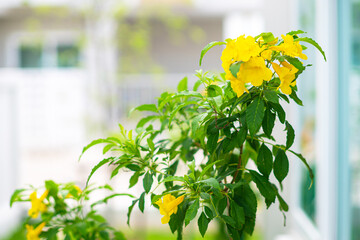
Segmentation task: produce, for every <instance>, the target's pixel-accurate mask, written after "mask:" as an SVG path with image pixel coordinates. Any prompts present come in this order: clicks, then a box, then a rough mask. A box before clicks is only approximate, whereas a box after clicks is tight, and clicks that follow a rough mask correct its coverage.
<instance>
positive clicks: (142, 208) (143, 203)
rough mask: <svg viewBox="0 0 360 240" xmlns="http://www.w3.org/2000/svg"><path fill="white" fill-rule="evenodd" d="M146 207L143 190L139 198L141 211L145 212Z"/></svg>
mask: <svg viewBox="0 0 360 240" xmlns="http://www.w3.org/2000/svg"><path fill="white" fill-rule="evenodd" d="M144 208H145V192H143V193H142V194H141V196H140V198H139V209H140V211H141V212H144Z"/></svg>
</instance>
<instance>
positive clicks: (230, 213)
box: [10, 30, 325, 240]
mask: <svg viewBox="0 0 360 240" xmlns="http://www.w3.org/2000/svg"><path fill="white" fill-rule="evenodd" d="M303 33H304V32H303V31H300V30H299V31H293V32H290V33H289V35H292V36H291V37H290V38H291V39H290V40H291V41H293V40H292V39H294V41H295V43H296V44H295V45H294V43H286V44H288V45H289V44H290V45H289V46H288V48H292V49H293V51H299V49H300V50H301V49H302V47H301V46H300V45H299V44H298V43H297V41H304V42H308V43H311V44H313V45H314V46H315V47H317V48H318V49H319V50H320V52H322V50H321V48H320V47H319V46H318V45H317V44H316V43H315V42H314V41H313V40H311V39H309V38H299V37H298V36H297V35H298V34H303ZM255 39H258V40H257V41H256V42H255V43H256V44H258V45H259V46H258V47H259V49H260V47H262V49H267V50H269V49H270V47H272V46H274V45H275V47H278V48H277V49H280V50H276V51H272V52H271V54H270V58H271V59H270V60H269V59H267V58H266V60H265V59H262V58H261V57H262V56H257V58H258V59H260V58H261V59H260V62H261V61H263V62H264V64H265V65H266V66H265V67H267V68H268V69H267V70H269V69H270V66H271V64H272V63H274V61H279V62H280V63H281V64H282V65H283V66H282V67H281V69H282V70H281V71H280V73H279V72H277V73H276V74H278V77H276V76H275V75H274V74H273V75H272V76H271V79H267V80H269V81H262V83H261V84H260V85H259V84H256V86H255V85H254V84H253V85H250V84H248V82H244V83H243V84H244V90H243V93H242V92H241V91H242V90H241V91H240V92H239V91H238V89H237V90H234V88H236V84H239V82H240V81H241V79H238V78H237V75H238V73H239V71H244V68H245V67H246V65H245V63H244V62H242V61H240V60H239V61H235V60H234V59H233V58H230V59H229V61H230V62H231V63H230V65H229V69H228V71H227V70H226V74H209V73H207V72H203V71H202V70H199V71H197V72H196V75H195V76H196V77H197V78H198V80H197V81H196V82H195V84H194V86H189V83H188V79H187V78H186V77H185V78H183V79H182V80H181V81H180V82H179V84H178V86H177V91H176V92H164V93H162V94H161V95H160V96H159V97H158V99H157V103H156V104H144V105H141V106H138V107H136V108H134V109H132V110H131V112H132V111H140V112H144V111H145V112H151V115H147V116H144V117H143V118H141V119H140V120H139V121H138V123H137V125H136V128H135V129H134V130H126V129H125V128H124V127H123V126H122V125H121V124H119V132H118V133H117V134H116V135H114V136H112V137H108V138H103V139H97V140H94V141H92V142H91V143H90V144H89V145H87V146H85V147H84V149H83V151H82V153H81V156H80V158H82V157H83V155H84V154H85V153H86V152H87V150H88V149H89V148H91V147H93V146H95V145H98V144H103V145H104V147H103V151H102V152H103V154H104V155H105V157H104V159H102V160H100V161H99V162H98V163H97V164H96V165H95V166H94V167H93V169H92V170H91V172H90V174H89V177H88V179H87V182H86V185H88V183H89V182H90V181H91V179H92V176H93V175H94V174H95V173H96V172H97V171H98V169H100V168H101V167H104V166H106V165H107V166H111V171H112V172H111V178H113V177H116V176H118V175H119V174H121V173H122V172H123V171H126V172H130V175H131V176H130V177H129V188H132V187H134V186H137V187H140V188H142V189H143V191H142V193H141V194H140V196H137V197H134V198H135V199H134V200H133V201H132V204H131V205H130V206H129V208H128V213H127V224H128V225H130V218H131V213H132V211H133V209H134V207H138V208H139V209H140V211H141V212H144V211H145V201H147V199H149V198H147V195H150V199H151V203H152V205H153V206H154V207H156V208H159V210H160V213H161V214H162V215H164V217H163V218H162V222H163V223H168V224H169V227H170V230H171V232H173V233H175V232H176V233H177V239H178V240H181V239H182V232H183V228H184V227H186V226H187V225H188V224H189V223H190V222H192V221H196V219H197V223H198V228H199V232H200V234H201V236H202V237H204V236H205V234H206V232H207V228H208V225H209V223H210V222H211V221H213V220H217V221H220V222H221V223H222V224H223V225H224V226H225V227H226V230H227V233H226V234H224V235H228V236H230V237H231V238H232V239H233V240H237V239H239V240H240V239H243V237H244V234H245V233H246V234H249V235H252V234H253V232H254V227H255V222H256V213H257V207H258V206H257V203H258V198H257V195H256V192H258V193H259V195H258V196H260V198H262V199H264V201H265V204H266V206H267V207H270V206H271V205H272V204H273V203H275V202H276V200H277V202H278V204H279V209H280V211H282V212H283V213H285V212H287V211H288V209H289V206H288V205H287V203H286V202H285V200H284V199H283V198H282V197H281V195H280V192H279V190H278V186H280V190H282V188H283V186H282V183H283V181H284V180H285V178H286V176H287V175H288V173H289V159H288V153H289V152H290V153H292V154H294V155H295V156H297V157H298V158H299V159H300V160H301V161H302V162H303V163H304V165H305V166H306V168H307V169H308V172H309V176H310V178H311V180H312V179H313V177H314V176H313V172H312V170H311V168H310V166H309V165H308V163H307V162H306V160H305V158H304V157H303V156H302V155H301V154H299V153H296V152H294V151H293V150H291V149H290V148H291V147H292V145H293V144H294V141H295V131H294V128H293V127H292V126H291V124H290V123H289V121H288V120H287V118H286V113H285V111H284V109H283V106H282V105H283V104H284V103H285V102H286V103H289V102H290V101H291V100H292V101H294V102H295V103H297V104H298V105H302V101H301V100H300V99H299V98H298V95H297V93H296V92H297V87H296V85H295V84H294V83H295V80H296V79H297V77H298V76H299V75H300V74H301V73H302V72H303V71H304V70H305V69H306V67H308V66H309V65H306V66H304V65H303V63H302V62H301V60H299V59H298V58H297V57H293V55H294V54H290V55H291V56H288V55H286V51H287V48H282V44H285V43H284V41H283V40H277V38H275V37H274V35H273V34H272V33H262V34H260V35H259V36H257V37H255ZM243 40H244V39H243ZM250 40H251V39H250ZM231 41H232V40H227V42H212V43H210V44H208V45H207V46H206V47H205V48H204V49H203V51H202V52H201V56H200V64H201V61H202V58H203V56H204V55H205V53H206V52H207V51H209V49H211V48H212V47H214V46H218V45H223V44H228V43H230V42H231ZM244 41H245V40H244ZM232 43H234V42H232ZM291 44H293V45H291ZM254 47H255V46H254ZM300 53H301V51H300ZM300 53H299V52H298V53H297V55H298V56H303V55H300ZM322 53H323V52H322ZM324 57H325V55H324ZM284 61H286V64H285V63H283V62H284ZM243 63H244V64H243ZM242 64H243V65H242ZM246 64H247V65H251V64H252V63H251V62H249V61H247V62H246ZM273 66H276V65H273ZM289 66H290V67H289ZM257 67H258V66H257ZM274 68H275V67H274ZM279 69H280V66H279ZM246 71H249V72H251V71H253V70H252V69H247V70H246ZM246 71H245V75H246V74H247V72H246ZM256 71H257V70H256ZM259 71H260V70H259ZM261 71H262V70H261ZM242 73H243V72H242ZM282 73H286V74H287V75H286V76H285V80H286V79H288V78H291V79H292V80H291V81H292V82H288V83H286V84H288V87H289V89H286V90H291V92H289V91H286V90H285V92H286V93H287V95H288V96H287V95H285V94H283V93H281V92H280V90H281V91H283V88H282V87H283V86H282V85H284V84H285V80H284V79H283V78H284V76H283V75H282ZM229 75H230V80H227V79H226V78H228V77H229ZM231 75H232V76H231ZM254 75H256V74H254ZM233 78H235V80H234V79H233ZM237 81H238V82H237ZM240 83H241V82H240ZM200 85H203V88H202V89H203V91H202V92H201V93H200V92H197V91H198V89H199V88H200ZM234 85H235V87H234ZM190 89H192V90H190ZM239 93H240V94H239ZM277 124H278V125H279V124H280V125H283V127H284V128H285V131H286V133H287V135H286V139H284V140H283V141H282V142H285V145H280V144H277V142H278V140H277V139H275V137H274V136H273V134H272V132H273V129H274V126H275V125H277ZM271 148H272V150H270V149H271ZM249 161H250V162H253V163H254V164H252V167H251V169H250V168H249V164H248V163H249ZM272 173H273V175H274V176H275V178H276V179H277V180H278V183H276V184H275V183H272V182H271V181H270V179H272V178H271V177H270V176H271V174H272ZM45 186H46V189H48V190H49V195H48V196H47V197H46V202H47V204H48V205H49V210H48V211H46V212H44V213H42V214H41V218H42V221H45V222H46V223H47V224H48V225H47V226H49V228H48V230H47V231H46V232H44V233H42V234H47V235H46V236H48V237H50V236H52V235H53V234H54V233H56V232H57V231H60V230H61V231H63V232H64V234H67V235H68V236H70V237H71V235H73V236H86V237H84V239H92V238H91V237H89V236H88V235H87V234H89V233H90V232H92V233H93V234H94V235H92V236H95V238H98V239H109V238H110V237H112V236H115V237H113V238H112V239H122V235H121V234H120V233H117V232H115V231H114V230H113V229H112V228H110V227H109V226H108V225H107V224H106V223H105V220H104V219H103V218H102V217H101V216H100V215H98V214H97V213H96V211H95V209H94V207H95V206H97V205H98V204H104V203H107V201H108V200H109V199H112V198H114V197H117V196H128V197H133V196H132V195H129V194H118V193H115V194H111V195H109V196H107V197H105V198H104V199H102V200H100V201H97V202H95V203H92V204H90V208H91V211H90V212H89V213H88V214H86V215H85V217H83V215H81V216H78V214H80V213H81V212H82V209H83V207H84V206H83V204H82V203H81V201H88V200H89V196H88V195H89V194H90V193H91V192H92V191H93V190H95V189H96V188H90V187H89V186H87V187H86V188H85V190H84V191H82V192H81V193H78V192H77V191H76V189H75V187H74V186H72V187H71V185H69V186H68V187H67V188H64V186H63V185H59V184H56V183H54V182H52V181H47V182H46V183H45ZM106 188H107V189H110V187H109V186H104V187H102V189H106ZM64 189H66V191H65V190H64ZM24 192H25V190H24V189H19V190H17V191H15V192H14V195H13V196H12V198H11V201H10V205H12V204H13V203H14V202H18V201H26V200H28V198H26V197H25V198H24V196H26V195H24ZM68 193H70V194H71V196H73V198H74V199H75V200H76V201H77V202H78V204H77V205H75V207H74V208H70V206H69V205H68V204H67V199H66V197H65V196H66V194H68ZM64 194H65V195H64ZM58 196H62V198H61V197H58ZM50 206H51V207H53V210H52V208H50ZM68 213H74V214H71V216H73V215H74V216H76V218H75V219H73V218H70V219H67V221H68V222H69V223H71V225H66V227H64V228H63V229H59V228H58V227H55V226H57V225H55V224H53V225H52V224H51V221H52V220H51V219H53V217H54V216H58V215H61V216H66V215H67V214H68ZM284 216H285V215H284ZM159 221H160V220H159ZM90 223H91V224H90ZM116 236H118V237H116ZM79 239H80V238H79Z"/></svg>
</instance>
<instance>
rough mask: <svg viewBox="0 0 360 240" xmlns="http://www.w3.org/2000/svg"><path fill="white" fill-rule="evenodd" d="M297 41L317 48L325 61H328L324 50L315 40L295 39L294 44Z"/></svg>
mask: <svg viewBox="0 0 360 240" xmlns="http://www.w3.org/2000/svg"><path fill="white" fill-rule="evenodd" d="M295 41H298V42H307V43H310V44H311V45H313V46H314V47H316V48H317V49H318V50H319V52H320V53H321V54H322V55H323V57H324V60H325V61H326V56H325V52H324V51H323V50H322V48H321V47H320V45H319V44H318V43H317V42H316V41H315V40H313V39H311V38H308V37H301V38H297V39H294V42H295Z"/></svg>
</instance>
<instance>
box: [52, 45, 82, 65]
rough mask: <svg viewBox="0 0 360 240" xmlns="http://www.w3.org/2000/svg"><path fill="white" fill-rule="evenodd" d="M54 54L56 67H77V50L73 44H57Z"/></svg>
mask: <svg viewBox="0 0 360 240" xmlns="http://www.w3.org/2000/svg"><path fill="white" fill-rule="evenodd" d="M56 53H57V66H58V67H60V68H68V67H78V66H79V48H78V47H77V46H76V45H75V44H59V45H58V46H57V48H56Z"/></svg>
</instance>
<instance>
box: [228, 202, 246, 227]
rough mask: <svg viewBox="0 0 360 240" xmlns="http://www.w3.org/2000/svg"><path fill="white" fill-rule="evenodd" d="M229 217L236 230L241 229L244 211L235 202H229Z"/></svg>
mask: <svg viewBox="0 0 360 240" xmlns="http://www.w3.org/2000/svg"><path fill="white" fill-rule="evenodd" d="M230 209H231V211H230V212H231V216H232V218H233V219H234V220H235V222H236V225H235V227H236V228H237V229H241V227H242V225H243V224H244V223H245V213H244V209H243V208H242V207H240V206H239V205H238V204H237V203H236V202H234V201H231V202H230Z"/></svg>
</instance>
